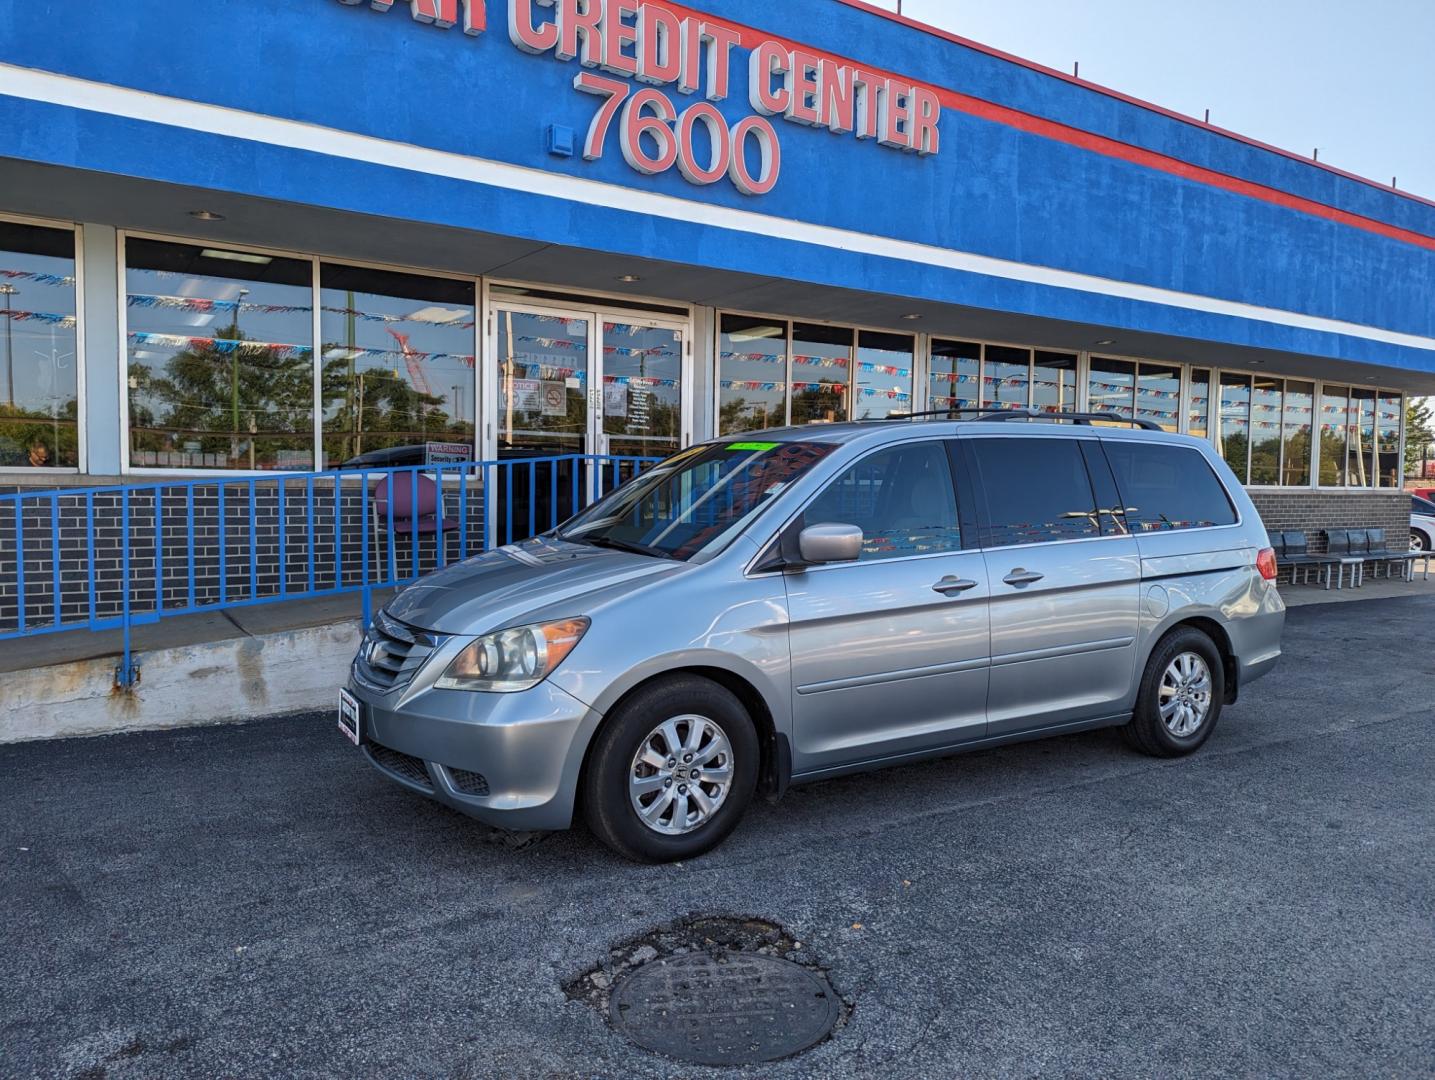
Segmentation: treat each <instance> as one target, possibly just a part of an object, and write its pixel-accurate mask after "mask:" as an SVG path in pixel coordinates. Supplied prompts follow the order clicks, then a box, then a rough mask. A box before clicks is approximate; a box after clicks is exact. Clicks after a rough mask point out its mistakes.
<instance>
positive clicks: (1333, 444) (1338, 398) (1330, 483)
mask: <svg viewBox="0 0 1435 1080" xmlns="http://www.w3.org/2000/svg"><path fill="white" fill-rule="evenodd" d="M1349 394H1350V391H1349V390H1347V389H1346V388H1345V387H1343V386H1331V385H1329V384H1326V386H1324V387H1323V388H1322V392H1321V396H1320V483H1321V486H1322V487H1339V486H1340V485H1341V484H1342V483H1344V481H1345V430H1346V421H1345V414H1346V410H1347V408H1348V407H1349Z"/></svg>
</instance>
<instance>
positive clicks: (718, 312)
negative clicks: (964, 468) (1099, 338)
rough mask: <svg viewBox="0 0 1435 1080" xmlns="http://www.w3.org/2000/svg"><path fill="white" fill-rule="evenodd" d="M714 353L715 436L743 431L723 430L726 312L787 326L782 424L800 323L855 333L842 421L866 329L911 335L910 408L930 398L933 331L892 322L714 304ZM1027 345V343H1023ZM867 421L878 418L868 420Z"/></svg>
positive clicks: (788, 418) (788, 421)
mask: <svg viewBox="0 0 1435 1080" xmlns="http://www.w3.org/2000/svg"><path fill="white" fill-rule="evenodd" d="M712 312H713V319H712V334H711V340H712V356H713V377H712V395H711V405H712V421H713V422H712V436H711V437H712V438H715V439H721V438H725V437H727V436H728V435H736V434H741V433H740V432H731V431H729V432H724V431H723V430H722V427H721V424H722V380H723V372H722V352H723V349H722V320H723V316H724V315H734V316H737V317H738V318H743V319H764V320H766V321H767V322H770V323H772V324H773V325H775V326H777V325H780V326H784V327H786V329H787V333H786V334H785V335H783V337H781V338H772V339H771V340H773V341H782V342H783V343H784V348H785V350H786V352H785V354H784V358H785V360H786V363H785V364H784V367H783V370H784V372H785V375H784V378H785V380H786V383H785V386H786V390H785V391H784V395H783V397H784V400H783V412H782V416H783V426H785V427H790V426H792V371H793V367H794V364H793V355H794V350H795V348H796V345H795V342H794V340H793V336H794V333H795V330H794V328H795V327H796V326H797V324H798V323H805V324H807V325H809V326H830V327H833V328H834V329H837V330H849V331H851V333H852V344H851V346H850V349H849V356H850V357H851V359H850V360H849V362H848V368H847V384H846V386H847V389H846V399H847V416H846V418H845V419H844V420H842V421H838V422H839V423H846V422H852V417H853V413H854V409H853V401H854V398H853V393H854V391H855V390H856V386H857V365H858V364H859V363H860V362H861V361H860V360H859V359H858V353H859V351H860V349H861V335H862V332H863V331H868V332H870V333H876V334H900V335H901V336H903V337H910V338H911V339H912V369H911V373H910V377H911V387H910V389H909V392H908V397H907V400H908V402H909V403H910V404H911V409H910V410H909V411H910V412H917V411H918V410H919V408H925V407H926V398H927V388H926V380H927V365H928V363H929V361H930V356H931V353H930V341H931V337H932V335H929V334H923V333H919V332H918V331H916V330H915V329H912V328H907V329H901V328H897V327H892V326H878V325H876V324H873V323H854V322H843V321H841V320H837V319H811V318H806V317H801V316H796V315H779V314H777V313H775V312H771V311H750V310H748V309H746V308H732V307H715V308H713V309H712ZM1021 347H1025V346H1021ZM868 422H876V421H875V420H873V421H868ZM799 426H801V427H808V426H811V427H822V426H823V425H822V424H802V425H799Z"/></svg>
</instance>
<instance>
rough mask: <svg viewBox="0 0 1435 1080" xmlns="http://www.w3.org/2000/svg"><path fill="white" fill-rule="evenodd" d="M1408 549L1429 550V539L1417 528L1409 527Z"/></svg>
mask: <svg viewBox="0 0 1435 1080" xmlns="http://www.w3.org/2000/svg"><path fill="white" fill-rule="evenodd" d="M1410 550H1411V551H1429V550H1430V541H1429V540H1427V539H1426V537H1425V534H1424V533H1423V532H1421V531H1420V530H1419V529H1411V530H1410Z"/></svg>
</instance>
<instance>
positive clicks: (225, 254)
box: [200, 248, 274, 266]
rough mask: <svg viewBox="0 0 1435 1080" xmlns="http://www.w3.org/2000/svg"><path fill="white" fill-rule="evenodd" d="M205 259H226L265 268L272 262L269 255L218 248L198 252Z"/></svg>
mask: <svg viewBox="0 0 1435 1080" xmlns="http://www.w3.org/2000/svg"><path fill="white" fill-rule="evenodd" d="M200 254H201V255H203V256H204V257H205V258H206V259H227V260H229V261H230V262H242V263H254V264H256V265H258V266H267V265H269V264H270V263H272V262H273V261H274V259H273V257H272V256H269V255H251V254H249V252H247V251H221V250H220V249H219V248H205V249H204V250H203V251H201V252H200Z"/></svg>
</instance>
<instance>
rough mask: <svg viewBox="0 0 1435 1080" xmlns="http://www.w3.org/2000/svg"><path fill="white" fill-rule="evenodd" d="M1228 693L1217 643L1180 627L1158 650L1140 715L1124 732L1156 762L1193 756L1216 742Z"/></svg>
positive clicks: (1144, 682) (1140, 697)
mask: <svg viewBox="0 0 1435 1080" xmlns="http://www.w3.org/2000/svg"><path fill="white" fill-rule="evenodd" d="M1225 694H1226V680H1225V668H1224V666H1223V665H1222V663H1221V654H1220V652H1219V651H1218V650H1217V649H1216V646H1215V643H1214V642H1212V641H1211V639H1210V638H1209V637H1207V636H1206V635H1205V634H1203V633H1201V631H1199V630H1197V629H1195V628H1194V627H1189V626H1186V627H1180V628H1178V629H1176V630H1173V631H1172V632H1171V633H1169V634H1167V635H1166V636H1165V637H1164V638H1162V639H1161V640H1160V641H1159V642H1157V644H1156V648H1155V649H1154V650H1152V652H1151V659H1150V660H1148V661H1147V662H1146V673H1145V674H1144V675H1143V676H1142V678H1141V689H1140V691H1139V692H1138V693H1137V695H1136V711H1135V713H1134V714H1133V715H1132V717H1131V722H1130V723H1129V724H1127V725H1126V726H1125V727H1124V728H1122V729H1121V733H1122V734H1123V735H1124V736H1125V737H1126V741H1127V742H1128V743H1129V744H1130V745H1131V746H1132V747H1134V748H1135V749H1137V750H1140V751H1141V752H1142V753H1144V754H1150V755H1152V756H1153V757H1181V756H1182V755H1184V754H1189V753H1192V752H1193V751H1195V750H1196V749H1198V748H1199V747H1200V745H1201V744H1202V743H1204V742H1205V741H1206V740H1207V739H1208V738H1210V735H1211V731H1212V730H1213V729H1214V728H1215V726H1216V720H1217V719H1218V718H1219V717H1220V715H1221V703H1222V701H1224V700H1225Z"/></svg>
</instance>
